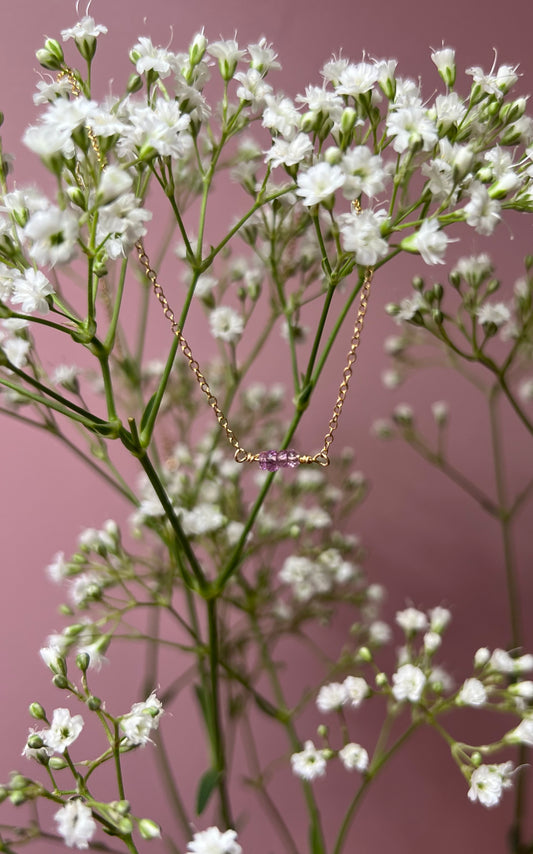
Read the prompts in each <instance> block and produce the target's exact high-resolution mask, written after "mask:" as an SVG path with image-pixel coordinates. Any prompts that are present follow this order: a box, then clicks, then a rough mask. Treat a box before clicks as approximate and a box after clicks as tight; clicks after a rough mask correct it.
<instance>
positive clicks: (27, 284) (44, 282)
mask: <svg viewBox="0 0 533 854" xmlns="http://www.w3.org/2000/svg"><path fill="white" fill-rule="evenodd" d="M53 293H54V288H53V286H52V284H51V283H50V282H49V281H48V279H47V278H46V276H45V275H44V273H41V271H40V270H34V269H33V267H29V268H28V269H27V270H25V271H24V275H20V276H16V277H15V278H14V279H13V291H12V294H11V302H12V303H13V304H14V305H20V310H21V311H22V312H23V313H24V314H33V313H34V312H38V313H39V314H46V313H47V312H48V310H49V308H50V306H49V304H48V300H47V299H46V297H48V296H50V295H51V294H53Z"/></svg>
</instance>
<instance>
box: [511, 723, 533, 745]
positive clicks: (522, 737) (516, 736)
mask: <svg viewBox="0 0 533 854" xmlns="http://www.w3.org/2000/svg"><path fill="white" fill-rule="evenodd" d="M505 740H506V741H507V742H509V743H511V744H512V743H518V744H525V745H526V746H527V747H533V718H524V720H523V721H521V723H519V724H518V726H517V727H516V729H513V730H512V731H511V732H509V733H508V734H507V735H506V737H505Z"/></svg>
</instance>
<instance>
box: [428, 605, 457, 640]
mask: <svg viewBox="0 0 533 854" xmlns="http://www.w3.org/2000/svg"><path fill="white" fill-rule="evenodd" d="M428 616H429V620H430V628H431V630H432V631H433V632H439V633H441V632H443V631H444V629H445V628H446V626H447V625H448V624H449V622H450V620H451V618H452V615H451V612H450V611H449V610H448V608H442V607H441V606H440V605H438V606H437V607H436V608H431V609H430V610H429V611H428Z"/></svg>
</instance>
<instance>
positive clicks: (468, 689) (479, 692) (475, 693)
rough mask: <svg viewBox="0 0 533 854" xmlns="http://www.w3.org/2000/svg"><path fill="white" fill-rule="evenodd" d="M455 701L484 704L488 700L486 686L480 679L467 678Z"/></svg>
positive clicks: (467, 703)
mask: <svg viewBox="0 0 533 854" xmlns="http://www.w3.org/2000/svg"><path fill="white" fill-rule="evenodd" d="M455 702H456V703H457V704H458V705H464V706H483V705H484V704H485V703H486V702H487V692H486V690H485V686H484V685H483V683H482V682H480V681H479V679H474V678H472V679H466V680H465V681H464V683H463V685H462V688H461V690H460V691H459V693H458V695H457V697H456V700H455Z"/></svg>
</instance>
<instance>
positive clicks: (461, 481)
mask: <svg viewBox="0 0 533 854" xmlns="http://www.w3.org/2000/svg"><path fill="white" fill-rule="evenodd" d="M402 435H403V437H404V439H405V441H406V442H407V443H408V444H409V446H410V447H411V448H412V449H413V450H414V451H416V453H417V454H418V455H419V456H421V457H422V459H424V460H426V462H428V463H430V464H431V465H432V466H435V468H437V469H438V470H439V471H441V472H442V473H443V474H444V475H446V477H448V478H449V479H450V480H451V481H453V483H455V484H457V486H459V487H460V489H462V490H463V492H466V493H467V495H470V497H471V498H473V499H474V501H475V502H476V503H477V504H479V506H480V507H482V508H483V510H485V511H486V512H487V513H489V514H490V515H491V516H492V517H493V518H495V519H498V518H499V517H500V508H499V507H498V505H497V504H495V502H494V501H493V500H492V499H491V498H489V496H488V495H485V493H484V492H483V491H482V490H481V489H480V488H479V487H478V486H477V485H476V484H475V483H473V481H471V480H470V479H469V478H467V477H466V475H464V474H463V473H462V472H461V471H460V470H459V469H456V468H455V467H454V466H452V464H451V463H449V462H448V461H447V460H446V459H445V458H444V457H443V456H441V454H439V453H435V452H434V451H431V450H430V449H429V448H428V447H426V445H424V444H423V442H422V441H421V440H420V438H419V436H418V435H417V434H416V433H415V431H414V430H413V429H405V430H403V431H402Z"/></svg>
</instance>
